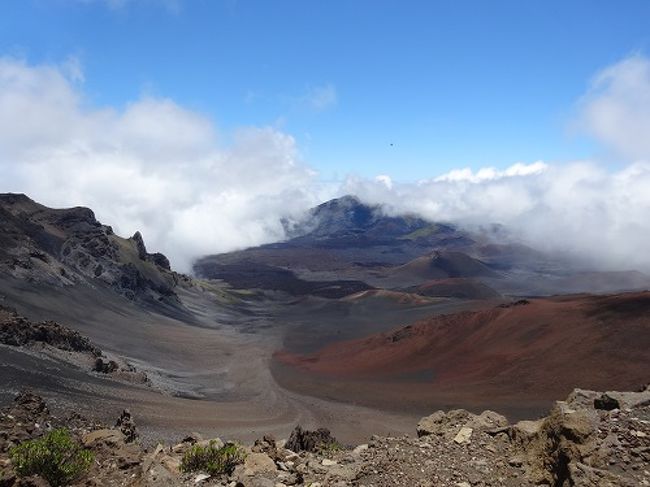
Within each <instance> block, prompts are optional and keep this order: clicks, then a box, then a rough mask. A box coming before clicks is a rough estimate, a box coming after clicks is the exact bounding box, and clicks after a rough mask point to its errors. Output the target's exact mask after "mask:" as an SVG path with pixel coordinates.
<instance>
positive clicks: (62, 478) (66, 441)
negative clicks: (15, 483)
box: [9, 428, 95, 487]
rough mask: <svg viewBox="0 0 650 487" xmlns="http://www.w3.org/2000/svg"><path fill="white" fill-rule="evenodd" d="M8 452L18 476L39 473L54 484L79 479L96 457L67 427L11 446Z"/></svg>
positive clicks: (53, 486) (55, 485)
mask: <svg viewBox="0 0 650 487" xmlns="http://www.w3.org/2000/svg"><path fill="white" fill-rule="evenodd" d="M9 455H10V457H11V462H12V463H13V467H14V471H15V472H16V474H17V475H18V476H20V477H26V476H29V475H40V476H41V477H43V478H44V479H45V480H47V481H48V482H49V483H50V485H52V487H59V486H62V485H68V484H70V483H71V482H73V481H74V480H76V479H78V478H79V477H80V476H81V475H83V474H84V473H85V472H86V471H87V470H88V468H89V467H90V465H91V464H92V462H93V460H94V458H95V456H94V454H93V453H92V452H91V451H89V450H86V449H85V448H83V447H82V446H81V445H80V444H79V443H78V442H77V441H75V440H74V439H73V438H72V435H71V434H70V431H68V430H67V429H65V428H62V429H58V430H54V431H51V432H50V433H48V434H47V435H45V436H43V437H42V438H38V439H35V440H29V441H25V442H23V443H21V444H20V445H18V446H16V447H14V448H12V449H11V451H10V452H9Z"/></svg>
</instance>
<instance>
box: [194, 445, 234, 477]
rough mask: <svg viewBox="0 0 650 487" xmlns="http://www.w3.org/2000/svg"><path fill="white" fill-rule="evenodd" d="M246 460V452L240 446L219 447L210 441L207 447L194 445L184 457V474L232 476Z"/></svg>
mask: <svg viewBox="0 0 650 487" xmlns="http://www.w3.org/2000/svg"><path fill="white" fill-rule="evenodd" d="M245 459H246V452H245V451H244V450H243V449H242V448H241V447H240V446H238V445H234V444H228V445H225V446H222V447H219V446H217V443H216V442H215V441H210V443H209V444H208V445H206V446H201V445H194V446H192V447H191V448H190V449H189V450H188V451H186V452H185V455H183V461H182V462H181V470H182V471H183V472H205V473H207V474H209V475H215V474H221V473H226V474H230V473H232V471H233V470H234V469H235V467H236V466H237V465H238V464H240V463H243V462H244V460H245Z"/></svg>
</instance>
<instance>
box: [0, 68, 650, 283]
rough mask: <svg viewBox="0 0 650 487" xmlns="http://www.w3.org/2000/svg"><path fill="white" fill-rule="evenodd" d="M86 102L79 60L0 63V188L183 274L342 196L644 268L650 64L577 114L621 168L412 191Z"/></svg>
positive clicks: (201, 129) (145, 106) (528, 169)
mask: <svg viewBox="0 0 650 487" xmlns="http://www.w3.org/2000/svg"><path fill="white" fill-rule="evenodd" d="M83 93H84V92H83V74H82V72H81V70H80V69H79V68H78V66H77V64H76V63H74V62H68V63H65V64H63V65H61V66H47V65H40V66H33V65H28V64H26V63H25V62H23V61H21V60H15V59H0V171H1V174H2V179H1V180H0V191H17V192H18V191H19V192H25V193H27V194H29V195H30V196H32V197H33V198H35V199H37V200H38V201H41V202H43V203H44V204H47V205H52V206H70V205H85V206H89V207H91V208H93V209H94V210H95V211H96V213H97V216H98V217H99V218H100V219H101V220H102V221H104V222H106V223H109V224H112V225H113V226H114V227H115V229H116V231H118V233H121V234H124V235H129V234H132V233H133V232H135V231H136V230H141V231H142V232H143V234H144V236H145V240H146V241H147V243H148V245H149V247H150V249H152V250H156V251H162V252H165V253H167V254H168V255H169V256H170V257H171V258H172V262H173V265H174V266H175V267H176V268H178V269H181V270H188V269H189V266H190V263H191V260H192V258H194V257H197V256H199V255H202V254H206V253H213V252H221V251H228V250H232V249H236V248H241V247H245V246H250V245H257V244H261V243H264V242H270V241H273V240H278V239H281V238H282V237H283V231H282V226H281V224H280V218H281V217H283V216H291V215H293V216H296V215H299V214H301V212H303V211H305V210H306V209H307V208H308V207H310V206H312V205H314V204H316V203H318V202H320V201H323V200H324V199H327V198H329V197H332V196H336V195H341V194H344V193H348V192H349V193H356V194H358V195H359V196H360V197H362V199H365V200H367V201H369V202H375V203H383V204H386V205H387V207H388V209H389V211H391V212H395V213H398V212H404V211H409V212H416V213H420V214H422V215H424V216H425V217H428V218H431V219H434V220H445V221H452V222H459V223H462V224H465V225H470V226H481V225H486V224H491V223H501V224H504V225H506V226H507V227H508V228H509V230H510V231H511V233H512V234H513V235H514V236H515V237H517V238H519V239H522V240H524V241H526V242H529V243H531V244H532V245H534V246H536V247H541V248H545V249H549V250H570V251H573V252H577V253H581V254H583V255H586V256H589V257H591V258H592V259H593V260H594V261H595V262H598V263H600V264H602V265H603V267H610V268H624V269H629V268H641V269H645V270H649V269H650V253H648V252H647V243H648V241H649V240H650V218H648V214H650V162H649V161H650V145H649V144H650V142H649V141H650V136H648V134H650V62H649V61H648V60H647V59H645V58H643V57H640V56H635V57H632V58H629V59H626V60H624V61H622V62H621V63H619V64H617V65H614V66H611V67H609V68H607V69H605V70H604V71H602V72H601V73H599V74H598V75H597V76H596V77H595V79H594V82H593V86H592V87H591V89H590V90H589V91H588V93H586V94H585V96H584V97H583V98H582V99H581V100H580V102H579V105H580V112H581V116H580V123H581V125H582V127H583V129H584V130H586V131H588V132H589V133H591V134H592V135H593V136H594V137H596V138H597V139H598V140H600V141H601V142H603V143H604V144H605V145H607V146H608V147H610V148H611V149H612V150H613V151H614V152H615V153H617V154H619V155H620V156H621V157H622V160H624V161H627V163H626V165H621V166H620V168H619V169H617V170H614V171H612V170H605V169H604V168H603V167H601V166H599V165H598V164H597V163H595V162H588V161H583V162H575V163H573V164H568V165H553V164H551V163H544V162H535V163H532V164H517V165H514V166H512V167H510V168H508V169H506V170H503V171H499V170H496V169H492V168H486V169H482V170H480V171H476V172H474V171H471V170H469V169H459V170H455V171H451V172H449V173H447V174H443V175H438V176H434V177H432V178H431V179H428V180H424V181H420V182H417V183H412V184H403V183H395V182H393V181H392V180H391V179H390V177H388V176H385V175H382V176H378V177H377V179H375V180H367V179H360V178H352V177H350V178H348V180H347V181H345V182H344V183H343V184H342V185H341V186H340V187H331V186H329V187H325V188H324V187H322V186H321V185H320V183H319V181H318V178H317V175H316V174H315V172H314V171H313V170H311V169H310V168H309V167H308V166H307V165H306V164H304V163H303V162H302V161H301V159H300V155H299V152H298V148H297V147H296V143H295V141H294V139H293V138H292V137H291V136H290V135H288V134H286V133H283V132H281V131H278V130H275V129H273V128H268V127H262V128H259V127H244V128H241V129H240V130H238V131H236V132H235V133H228V134H220V133H218V131H217V130H216V127H215V125H214V123H213V122H212V121H211V120H210V119H208V118H207V117H205V116H203V115H202V114H200V113H196V112H194V111H191V110H188V109H186V108H183V107H181V106H179V105H178V104H176V103H174V102H173V101H172V100H169V99H161V98H149V97H143V98H141V99H139V100H137V101H135V102H133V103H131V104H129V105H127V106H126V107H125V108H123V109H119V110H118V109H114V108H97V107H93V106H90V105H89V103H88V102H87V100H86V99H85V98H84V94H83Z"/></svg>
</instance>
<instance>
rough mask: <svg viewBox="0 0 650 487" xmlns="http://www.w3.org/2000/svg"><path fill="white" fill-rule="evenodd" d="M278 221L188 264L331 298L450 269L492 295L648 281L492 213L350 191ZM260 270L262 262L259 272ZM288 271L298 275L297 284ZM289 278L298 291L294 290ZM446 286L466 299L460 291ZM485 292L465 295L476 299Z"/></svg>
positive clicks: (625, 286)
mask: <svg viewBox="0 0 650 487" xmlns="http://www.w3.org/2000/svg"><path fill="white" fill-rule="evenodd" d="M284 223H285V230H286V234H287V239H286V240H285V241H283V242H276V243H272V244H268V245H262V246H259V247H253V248H249V249H245V250H240V251H235V252H230V253H226V254H219V255H208V256H205V257H202V258H199V259H198V260H197V261H196V262H195V265H194V271H195V273H196V274H197V275H198V276H200V277H205V278H212V279H222V280H225V281H226V282H228V283H230V284H231V285H233V286H235V287H247V286H248V287H250V286H251V285H259V288H261V289H272V288H274V287H276V288H277V289H279V290H283V291H288V292H289V293H290V294H294V295H296V294H298V295H304V294H315V295H323V294H322V293H320V294H319V292H318V291H319V290H320V289H322V288H323V287H328V284H327V282H329V283H330V284H329V286H339V287H341V288H342V291H341V292H338V293H332V296H333V297H339V296H341V295H343V296H344V295H346V293H347V294H348V295H349V294H352V293H354V292H357V291H359V290H361V289H362V288H363V286H365V287H367V288H369V287H373V288H381V289H391V290H403V289H404V288H409V290H410V291H411V292H418V289H417V286H420V285H422V284H424V283H425V282H426V281H429V280H432V279H449V278H452V279H453V278H475V279H476V280H477V281H478V282H480V284H482V285H483V286H487V288H489V289H484V291H487V293H488V294H491V295H492V296H494V295H497V294H511V295H513V294H514V295H548V294H558V293H569V292H570V293H579V292H599V293H601V292H602V293H605V292H619V291H630V290H643V289H648V288H650V277H649V276H647V275H644V274H642V273H639V272H636V271H632V270H622V271H620V272H603V271H600V270H597V269H594V268H593V266H594V265H596V267H597V264H598V263H593V262H592V263H590V262H583V261H582V259H581V258H580V257H579V256H569V255H549V254H546V253H544V252H540V251H538V250H535V249H532V248H530V247H528V246H526V245H523V244H522V243H520V242H516V241H513V240H512V237H511V236H509V235H508V234H507V232H505V231H504V230H503V229H500V228H498V227H495V228H492V226H490V225H489V223H490V222H486V225H487V226H488V228H485V229H476V230H475V231H472V232H470V231H467V230H463V229H461V228H458V227H456V226H454V225H452V224H449V223H441V222H430V221H427V220H425V219H423V218H420V217H417V216H414V215H393V214H391V213H390V212H389V211H388V209H386V208H383V207H381V206H377V205H368V204H365V203H363V202H362V201H360V200H359V199H358V198H356V197H354V196H344V197H342V198H337V199H333V200H330V201H327V202H325V203H323V204H321V205H319V206H317V207H315V208H313V209H312V210H311V211H309V212H308V213H307V214H306V215H305V216H304V218H302V219H301V220H299V221H294V222H288V221H287V222H284ZM259 269H264V279H262V278H261V277H260V276H259ZM286 273H290V276H289V277H287V275H286ZM242 276H243V278H242ZM288 279H291V280H293V281H295V280H296V279H299V280H300V281H301V282H300V283H299V286H295V285H294V284H296V283H295V282H294V283H288ZM311 281H314V282H315V283H316V284H315V285H314V284H310V282H311ZM335 281H344V282H343V283H340V282H339V283H337V282H335ZM296 287H298V288H299V289H300V292H299V293H295V292H293V291H292V289H295V288H296ZM312 289H314V290H315V291H316V292H314V293H312ZM436 289H437V288H436V287H429V288H428V289H427V291H426V294H427V295H428V296H432V295H433V293H435V291H436ZM440 290H441V294H440V295H439V296H441V297H444V296H448V295H449V294H450V290H449V289H446V288H441V289H440ZM453 294H459V295H460V296H461V298H464V297H465V296H466V295H467V294H468V293H467V292H465V291H462V292H460V293H457V292H455V291H452V295H453ZM485 294H486V293H485V292H479V293H477V292H472V293H470V296H471V298H478V299H482V296H484V295H485ZM332 296H330V297H332Z"/></svg>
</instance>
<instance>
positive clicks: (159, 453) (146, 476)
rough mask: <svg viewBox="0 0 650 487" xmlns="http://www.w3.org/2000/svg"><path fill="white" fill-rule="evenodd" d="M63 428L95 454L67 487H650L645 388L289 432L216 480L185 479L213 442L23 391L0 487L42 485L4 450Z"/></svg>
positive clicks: (7, 424)
mask: <svg viewBox="0 0 650 487" xmlns="http://www.w3.org/2000/svg"><path fill="white" fill-rule="evenodd" d="M61 426H66V427H68V428H70V429H71V430H72V432H73V435H74V436H75V437H76V438H77V439H78V441H79V442H80V443H81V444H82V445H83V446H84V447H85V448H87V449H89V450H91V451H92V452H93V453H94V462H93V463H92V465H91V467H90V469H89V471H88V472H87V473H85V474H84V475H83V476H81V477H80V478H79V479H78V480H77V481H76V482H75V483H74V484H73V485H79V486H81V485H84V486H88V485H97V486H99V485H129V486H191V485H205V486H229V487H237V486H243V487H248V486H250V487H267V486H268V487H286V486H293V485H296V486H298V485H300V486H302V485H304V486H311V487H319V486H323V487H324V486H341V487H342V486H368V487H369V486H375V487H393V486H408V487H411V486H422V487H424V486H431V487H433V486H441V487H472V486H511V487H515V486H517V487H520V486H539V485H548V486H556V487H569V486H584V487H587V486H589V487H597V486H630V487H632V486H643V485H650V470H649V469H648V464H649V463H650V388H646V389H644V390H643V391H641V392H626V393H621V392H607V393H598V392H593V391H586V390H578V389H577V390H575V391H574V392H573V393H572V394H571V395H570V396H569V397H568V399H567V400H566V401H559V402H557V403H556V405H555V406H554V407H553V408H552V410H551V411H550V413H549V414H548V416H546V417H543V418H541V419H536V420H531V421H520V422H518V423H515V424H509V423H508V421H507V420H506V418H504V417H503V416H501V415H499V414H497V413H494V412H492V411H484V412H483V413H481V414H479V415H476V414H472V413H470V412H468V411H465V410H451V411H447V412H444V411H437V412H435V413H433V414H432V415H430V416H427V417H425V418H422V420H421V421H420V422H419V424H418V425H417V427H414V433H415V435H413V436H410V435H407V436H402V437H378V436H374V437H372V439H371V440H370V441H369V442H368V443H367V444H362V445H358V446H344V445H340V444H338V443H337V442H336V440H335V439H334V438H332V437H331V436H330V434H329V432H328V431H327V430H318V431H304V430H302V429H301V428H300V427H297V428H296V429H295V430H294V431H293V432H292V434H291V435H290V437H289V438H288V439H287V440H280V441H276V440H275V439H274V438H272V437H269V436H265V437H263V438H261V439H259V440H257V441H256V442H255V444H254V445H251V446H243V447H241V451H242V452H243V457H242V458H240V459H238V460H237V462H235V464H233V466H232V467H233V468H232V469H230V471H229V473H223V474H216V473H215V474H213V475H209V474H207V473H205V472H202V471H201V469H200V468H197V469H196V470H194V471H182V470H184V469H183V468H182V465H183V464H184V463H183V458H184V456H185V455H187V452H188V451H190V450H192V449H193V448H196V447H203V446H207V445H212V446H214V447H220V446H223V445H224V442H223V441H222V440H221V439H219V438H215V439H212V440H204V439H203V438H201V437H200V436H199V435H197V434H190V435H187V437H186V438H185V439H183V440H182V441H181V442H179V443H178V444H176V445H163V444H158V445H156V446H153V445H151V446H148V447H145V446H144V445H141V444H140V442H139V440H138V433H137V428H136V426H135V422H134V421H133V418H132V417H131V415H130V413H129V412H128V411H124V412H122V414H121V415H120V416H119V418H118V419H117V421H116V423H115V426H113V427H110V426H103V425H101V424H98V423H96V422H93V421H89V420H86V419H84V418H82V417H80V416H79V415H77V414H74V413H73V414H67V415H63V416H57V415H54V414H52V413H51V412H50V410H49V408H48V406H47V404H46V403H45V402H44V401H43V399H41V398H40V397H38V396H35V395H33V394H30V393H22V394H20V395H19V396H18V397H17V398H16V400H15V401H14V403H13V405H11V406H10V407H8V408H6V409H5V410H4V411H2V413H0V431H2V434H0V466H1V467H2V470H1V474H0V475H2V477H0V485H3V486H7V487H14V486H16V487H17V486H27V485H29V486H39V487H46V486H48V485H49V484H48V483H47V482H46V481H45V480H43V479H42V478H39V477H38V476H32V477H29V478H20V477H18V476H16V474H15V473H14V470H13V465H12V462H11V460H10V458H9V454H8V452H9V451H10V450H11V448H12V447H14V446H16V445H19V444H21V443H22V442H24V441H26V440H29V439H31V438H38V437H40V436H42V435H44V434H45V433H47V432H48V431H50V430H52V429H55V428H59V427H61ZM226 444H233V443H229V442H226ZM185 465H188V463H187V462H186V463H185Z"/></svg>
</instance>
